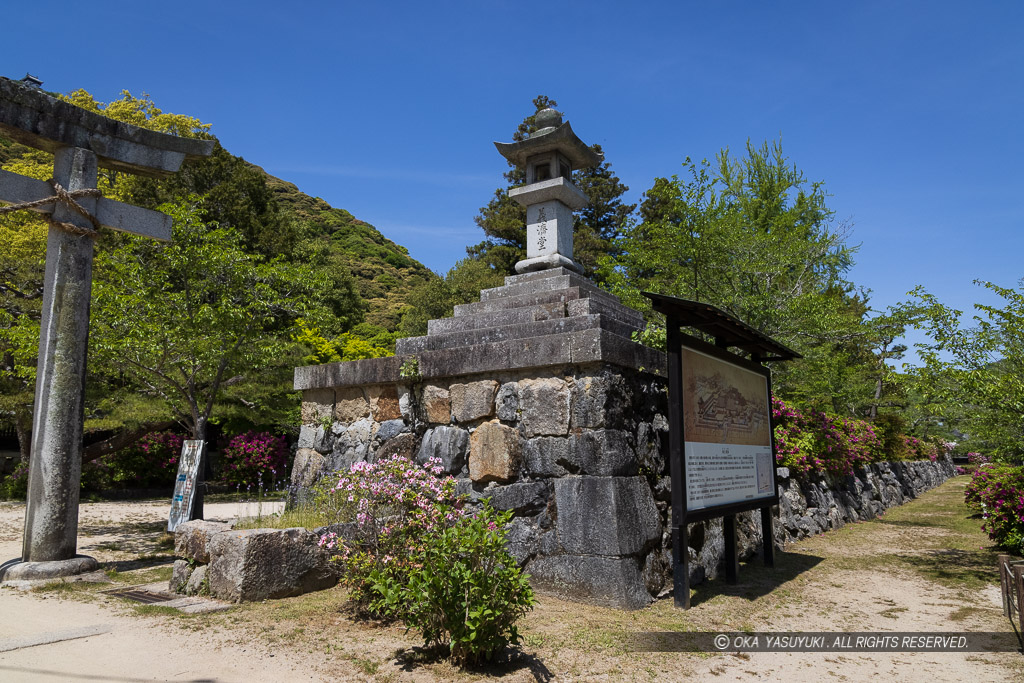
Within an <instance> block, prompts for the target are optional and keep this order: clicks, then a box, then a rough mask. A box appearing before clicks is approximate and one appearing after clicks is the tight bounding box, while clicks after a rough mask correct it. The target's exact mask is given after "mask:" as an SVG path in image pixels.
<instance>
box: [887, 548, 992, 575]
mask: <svg viewBox="0 0 1024 683" xmlns="http://www.w3.org/2000/svg"><path fill="white" fill-rule="evenodd" d="M899 558H900V559H901V560H902V561H903V562H906V563H907V564H909V565H910V566H912V567H914V568H915V569H917V570H918V571H920V572H923V573H925V574H926V575H928V576H930V577H932V578H934V579H937V580H939V581H945V582H957V583H963V582H964V580H965V579H966V580H967V581H971V582H978V583H982V584H991V583H998V582H999V569H998V566H997V563H996V562H997V561H996V555H995V553H993V552H992V551H991V550H956V549H951V548H948V549H943V550H926V551H924V552H919V553H915V554H913V555H902V554H901V555H899Z"/></svg>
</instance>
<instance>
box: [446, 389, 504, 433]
mask: <svg viewBox="0 0 1024 683" xmlns="http://www.w3.org/2000/svg"><path fill="white" fill-rule="evenodd" d="M449 391H450V392H451V400H452V417H454V418H455V420H456V421H457V422H463V423H465V422H472V421H473V420H480V419H483V418H487V417H490V416H491V415H493V414H494V395H495V394H496V393H497V391H498V383H497V382H495V381H494V380H489V379H488V380H483V381H480V382H469V383H468V384H453V385H451V387H450V389H449Z"/></svg>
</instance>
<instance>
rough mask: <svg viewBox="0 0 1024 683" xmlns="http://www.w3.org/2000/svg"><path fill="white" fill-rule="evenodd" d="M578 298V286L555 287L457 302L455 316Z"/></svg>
mask: <svg viewBox="0 0 1024 683" xmlns="http://www.w3.org/2000/svg"><path fill="white" fill-rule="evenodd" d="M579 298H581V297H580V289H579V287H570V288H568V289H556V290H552V291H550V292H541V293H539V294H524V295H520V296H511V297H504V298H499V299H490V300H488V301H478V302H476V303H472V304H459V305H458V306H456V307H455V317H462V316H464V315H476V314H478V313H494V312H496V311H507V310H512V309H515V308H523V307H525V306H536V305H538V304H551V303H558V302H562V303H564V302H566V301H572V300H574V299H579Z"/></svg>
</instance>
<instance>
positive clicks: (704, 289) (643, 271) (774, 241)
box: [602, 143, 864, 412]
mask: <svg viewBox="0 0 1024 683" xmlns="http://www.w3.org/2000/svg"><path fill="white" fill-rule="evenodd" d="M683 165H684V167H685V169H686V175H685V176H684V177H683V178H680V177H679V176H672V177H671V178H657V179H656V180H655V181H654V184H653V186H652V187H651V189H650V190H648V191H647V192H646V193H645V195H644V199H643V203H642V204H641V207H640V220H639V221H638V222H636V223H633V224H631V225H629V226H628V227H627V228H626V230H625V231H624V235H623V237H622V238H621V239H620V240H619V241H618V252H619V253H618V254H617V255H614V256H609V257H606V258H605V259H604V260H603V264H602V268H603V271H604V272H605V274H606V278H607V280H608V283H609V286H610V288H611V290H612V291H613V292H614V293H616V294H618V295H619V296H621V297H622V298H623V300H624V301H625V302H626V303H627V304H628V305H631V306H633V307H634V308H638V309H640V310H647V311H649V310H650V304H649V302H648V300H647V299H646V298H644V297H643V296H642V295H641V291H645V290H646V291H654V292H661V293H664V294H670V295H674V296H680V297H684V298H688V299H695V300H699V301H704V302H707V303H710V304H713V305H715V306H718V307H719V308H721V309H723V310H724V311H726V312H728V313H730V314H732V315H734V316H736V317H737V318H739V319H740V320H743V321H745V322H746V323H747V324H749V325H751V326H752V327H754V328H755V329H757V330H758V331H760V332H762V333H764V334H766V335H769V336H771V337H774V338H776V339H778V340H779V341H781V342H782V343H784V344H787V345H789V346H791V347H793V348H794V349H795V350H797V351H799V352H800V353H802V354H803V355H804V356H805V359H804V360H803V361H801V362H800V363H794V364H790V365H788V366H785V367H784V368H780V369H779V370H778V371H777V373H776V390H777V391H779V392H780V393H781V394H782V395H789V396H795V397H802V398H814V397H829V398H830V399H834V404H833V406H832V407H833V408H835V409H841V410H842V411H843V412H850V411H851V409H850V407H849V406H848V405H844V404H848V403H851V401H849V400H847V399H846V398H845V397H838V396H837V395H836V392H837V391H840V390H841V389H842V387H843V385H844V382H845V379H846V378H845V377H844V372H843V368H842V365H841V362H842V359H843V355H842V354H840V353H837V352H838V351H841V350H842V345H844V344H848V343H849V342H851V341H852V340H854V339H856V337H857V336H858V335H860V334H862V333H861V331H860V330H859V324H860V321H861V317H862V315H863V312H864V306H863V304H862V303H858V300H857V296H858V295H857V292H856V291H855V290H854V288H853V286H852V285H851V284H850V283H849V282H848V281H847V280H846V279H845V273H846V271H847V270H848V269H849V268H850V266H851V265H852V254H853V251H854V250H853V249H852V248H851V247H849V246H848V245H847V244H846V242H845V237H846V235H845V228H844V227H843V226H842V225H836V224H835V221H834V216H833V212H832V211H831V210H830V209H829V208H828V206H827V204H826V194H825V192H824V188H823V186H822V184H821V183H808V182H807V181H806V180H805V178H804V176H803V174H802V173H801V172H800V171H799V170H798V169H797V168H796V166H795V165H793V164H792V163H790V161H789V160H788V159H787V158H786V157H785V155H784V154H783V152H782V148H781V145H780V144H779V143H775V144H772V145H769V144H767V143H765V144H763V145H761V146H760V147H757V146H754V145H752V144H750V143H748V144H747V148H746V154H745V155H744V156H743V157H739V158H737V157H733V156H731V155H730V154H729V151H728V150H723V151H722V152H721V153H720V154H719V156H718V159H717V164H716V165H715V166H714V167H712V165H711V164H710V163H708V162H707V161H704V162H701V163H700V164H696V163H693V162H692V161H691V160H690V159H687V160H686V161H685V162H684V164H683ZM851 353H852V350H851ZM854 355H856V354H854ZM847 357H849V354H847ZM836 403H838V405H835V404H836Z"/></svg>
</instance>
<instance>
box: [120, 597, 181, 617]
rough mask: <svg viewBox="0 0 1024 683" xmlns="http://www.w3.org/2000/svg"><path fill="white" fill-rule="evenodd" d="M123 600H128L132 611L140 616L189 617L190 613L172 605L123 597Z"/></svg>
mask: <svg viewBox="0 0 1024 683" xmlns="http://www.w3.org/2000/svg"><path fill="white" fill-rule="evenodd" d="M124 600H125V602H128V603H129V604H130V606H131V608H132V611H133V612H134V613H135V614H136V615H137V616H140V617H190V616H192V615H190V614H185V613H184V612H179V611H178V610H176V609H174V608H173V607H165V606H164V605H161V604H159V603H155V604H152V605H143V604H139V603H136V602H132V601H130V600H128V598H124Z"/></svg>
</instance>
